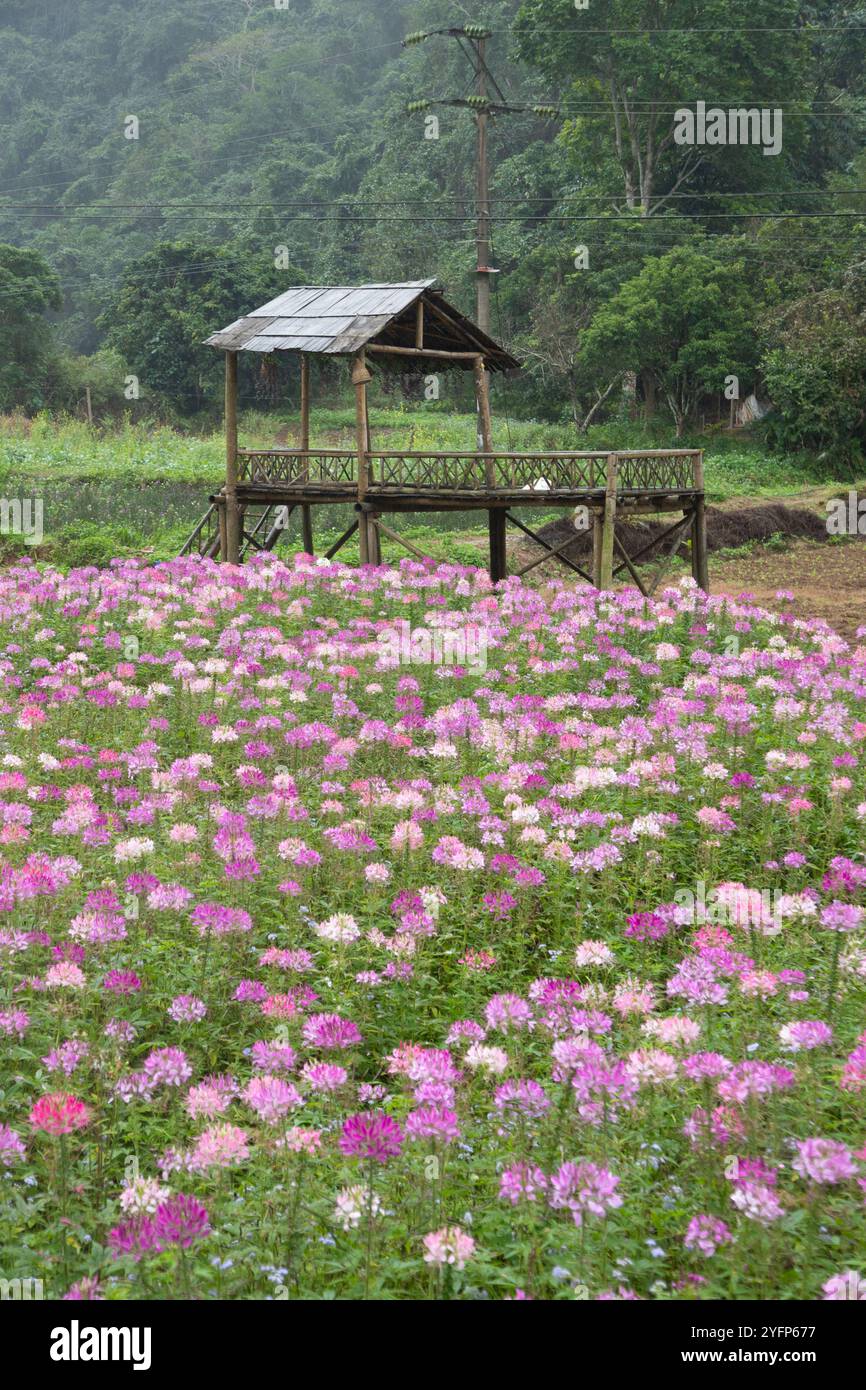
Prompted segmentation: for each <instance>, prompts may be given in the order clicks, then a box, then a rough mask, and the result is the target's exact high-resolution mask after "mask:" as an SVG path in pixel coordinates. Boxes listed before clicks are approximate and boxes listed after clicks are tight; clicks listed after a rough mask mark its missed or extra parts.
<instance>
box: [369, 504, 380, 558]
mask: <svg viewBox="0 0 866 1390" xmlns="http://www.w3.org/2000/svg"><path fill="white" fill-rule="evenodd" d="M378 520H379V513H378V512H370V513H369V514H368V517H367V522H368V530H367V537H368V541H367V544H368V547H369V551H370V564H371V565H381V563H382V539H381V537H380V535H379V527H378V526H377V525H376V523H377V521H378Z"/></svg>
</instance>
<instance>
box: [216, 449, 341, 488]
mask: <svg viewBox="0 0 866 1390" xmlns="http://www.w3.org/2000/svg"><path fill="white" fill-rule="evenodd" d="M357 476H358V458H357V455H356V454H355V453H354V452H352V451H350V450H346V449H316V450H315V451H312V452H310V453H308V454H305V453H301V452H300V451H299V450H297V449H261V450H253V449H239V450H238V480H239V481H240V482H244V483H286V484H292V483H305V482H309V483H354V482H355V481H356V479H357Z"/></svg>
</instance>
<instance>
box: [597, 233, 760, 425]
mask: <svg viewBox="0 0 866 1390" xmlns="http://www.w3.org/2000/svg"><path fill="white" fill-rule="evenodd" d="M753 341H754V340H753V334H752V331H751V323H750V319H749V296H748V289H747V286H746V284H745V281H744V268H743V265H742V263H741V262H738V261H736V260H722V259H721V258H718V257H717V256H714V255H713V254H712V253H708V252H707V251H704V250H698V249H696V248H695V247H692V246H681V247H677V248H676V249H675V250H673V251H670V252H668V254H667V255H665V256H657V257H654V258H653V259H651V260H648V261H647V262H646V264H645V265H644V268H643V270H642V271H641V272H640V274H639V275H636V276H635V277H634V279H632V280H628V281H626V283H625V284H624V285H623V286H622V288H621V289H620V290H619V291H618V292H617V293H616V294H615V295H614V296H613V298H612V299H610V300H609V301H608V302H607V303H606V304H605V305H603V306H602V307H601V308H600V309H599V310H598V312H597V313H596V314H595V316H594V318H593V321H592V324H591V326H590V328H589V329H588V330H587V333H586V334H585V336H584V342H583V348H584V353H585V356H586V361H587V363H588V364H589V365H592V364H593V363H596V364H597V370H598V371H599V372H601V371H602V370H608V371H610V370H612V369H616V368H619V369H620V370H623V371H625V370H630V371H634V372H637V371H640V370H641V369H643V370H645V371H648V372H649V373H651V374H652V377H653V379H654V381H655V383H656V385H657V387H658V390H659V392H660V393H661V394H662V396H663V397H664V399H665V400H666V401H667V404H668V406H669V407H670V410H671V413H672V415H673V417H674V420H675V422H676V429H677V435H678V436H679V435H681V434H682V432H683V428H684V426H685V423H686V421H687V420H688V418H689V417H690V415H691V414H692V412H693V411H694V408H695V406H696V404H697V401H698V399H699V397H700V395H701V394H702V393H703V392H710V391H720V390H721V389H722V387H723V385H724V379H725V377H726V376H727V375H728V374H734V375H737V376H739V375H740V374H743V375H745V374H746V373H747V372H749V371H750V370H752V369H753V368H754V362H755V355H754V348H753Z"/></svg>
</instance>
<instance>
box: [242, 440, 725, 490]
mask: <svg viewBox="0 0 866 1390" xmlns="http://www.w3.org/2000/svg"><path fill="white" fill-rule="evenodd" d="M617 457H618V460H619V464H618V477H617V491H618V492H647V493H654V492H679V491H689V490H691V489H693V488H694V487H695V476H696V471H695V470H696V460H697V459H698V458H699V457H700V453H699V451H698V450H694V449H670V450H651V451H642V452H638V453H635V452H624V453H621V454H619V455H618V456H617ZM609 458H610V454H609V453H603V452H597V453H590V452H573V453H568V452H550V453H507V454H504V453H503V454H499V453H497V454H484V453H453V452H440V451H434V450H431V451H420V450H407V451H402V452H400V451H388V452H383V453H371V454H369V455H368V460H369V479H368V482H369V486H370V487H371V488H372V489H374V490H376V489H378V488H386V489H389V490H390V489H394V490H395V491H399V490H401V489H402V490H406V491H414V490H423V489H431V490H435V491H438V492H484V491H488V490H490V489H493V490H497V491H505V492H518V491H526V492H529V491H535V492H591V491H597V490H600V491H603V490H604V487H605V483H606V477H607V465H608V459H609ZM238 477H239V481H240V482H242V483H246V484H253V483H261V484H269V483H271V484H280V483H282V484H285V485H288V486H292V485H298V486H300V485H302V484H304V483H306V482H308V483H312V484H319V485H324V486H327V485H329V484H330V485H337V486H341V487H345V486H346V485H347V484H348V485H350V486H351V485H352V484H355V483H357V479H358V458H357V454H356V453H355V452H354V451H352V450H347V449H316V450H312V451H311V452H309V453H301V452H300V451H299V450H296V449H262V450H251V449H243V450H239V451H238Z"/></svg>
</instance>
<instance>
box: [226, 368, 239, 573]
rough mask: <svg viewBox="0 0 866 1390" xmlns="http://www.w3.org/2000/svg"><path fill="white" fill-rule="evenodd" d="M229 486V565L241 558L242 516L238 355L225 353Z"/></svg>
mask: <svg viewBox="0 0 866 1390" xmlns="http://www.w3.org/2000/svg"><path fill="white" fill-rule="evenodd" d="M225 427H226V485H225V498H226V501H225V508H224V510H225V518H226V520H225V527H226V544H225V552H226V553H225V558H226V560H227V561H228V563H229V564H230V565H236V564H238V563H239V559H240V544H241V517H240V509H239V507H238V492H237V489H238V355H237V353H236V352H227V353H226V393H225Z"/></svg>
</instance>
